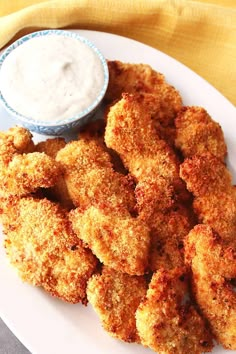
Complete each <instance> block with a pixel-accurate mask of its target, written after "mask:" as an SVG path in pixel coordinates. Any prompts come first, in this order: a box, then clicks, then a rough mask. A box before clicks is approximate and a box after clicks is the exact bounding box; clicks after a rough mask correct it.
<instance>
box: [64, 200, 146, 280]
mask: <svg viewBox="0 0 236 354" xmlns="http://www.w3.org/2000/svg"><path fill="white" fill-rule="evenodd" d="M115 211H116V209H115ZM70 220H71V222H72V226H73V229H74V231H75V233H76V234H77V236H78V237H79V238H81V239H82V240H83V241H84V243H85V244H86V245H87V246H88V247H89V248H90V249H91V250H92V252H93V253H94V254H95V255H96V257H97V258H98V259H99V260H100V261H101V262H102V263H103V264H105V265H106V266H108V267H110V268H113V269H115V270H117V271H119V272H123V273H127V274H130V275H143V274H144V273H146V272H147V269H148V255H149V245H150V236H149V228H148V227H147V226H146V224H145V223H144V222H142V221H141V220H139V219H138V218H132V217H131V216H130V214H129V213H128V212H127V213H126V214H125V213H120V212H119V210H118V212H114V210H106V209H104V208H101V207H100V208H99V207H98V206H97V207H94V206H91V207H89V208H88V209H87V210H85V211H84V210H80V209H79V208H77V209H75V210H72V211H71V212H70Z"/></svg>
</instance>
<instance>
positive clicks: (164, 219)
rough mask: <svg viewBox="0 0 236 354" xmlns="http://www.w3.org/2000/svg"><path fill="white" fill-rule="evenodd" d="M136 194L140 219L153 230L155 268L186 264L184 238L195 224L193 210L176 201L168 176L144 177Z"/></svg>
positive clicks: (152, 258) (169, 267) (152, 242)
mask: <svg viewBox="0 0 236 354" xmlns="http://www.w3.org/2000/svg"><path fill="white" fill-rule="evenodd" d="M135 194H136V198H137V210H138V214H139V218H140V219H141V220H143V221H145V222H146V223H147V225H148V226H149V227H150V229H151V248H150V257H149V258H150V259H149V266H150V269H151V271H153V272H154V271H156V270H158V269H160V268H161V267H163V268H167V269H172V268H175V267H180V266H183V265H184V257H183V240H184V237H185V236H186V235H187V234H188V232H189V231H190V230H191V228H192V226H193V224H194V223H193V222H192V220H191V217H190V215H189V212H188V211H187V210H186V209H185V208H184V207H181V206H180V205H178V204H177V203H176V201H175V200H174V198H175V195H174V190H173V186H172V185H170V184H169V183H168V182H167V181H166V180H165V179H164V178H159V179H158V180H156V181H149V180H144V181H142V182H140V183H139V184H138V185H137V187H136V190H135Z"/></svg>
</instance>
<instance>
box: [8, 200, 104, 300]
mask: <svg viewBox="0 0 236 354" xmlns="http://www.w3.org/2000/svg"><path fill="white" fill-rule="evenodd" d="M2 221H3V231H4V234H5V248H6V253H7V256H8V258H9V259H10V262H11V264H12V265H13V266H14V267H15V268H16V269H17V270H18V273H19V275H20V277H21V278H22V279H23V280H24V281H26V282H28V283H30V284H33V285H36V286H42V287H43V288H44V289H45V290H46V291H48V292H49V293H50V294H51V295H53V296H56V297H59V298H60V299H63V300H65V301H68V302H71V303H77V302H83V303H86V284H87V281H88V279H89V278H90V276H91V275H92V273H93V272H94V270H95V267H96V265H97V259H96V258H95V256H94V255H93V254H92V253H91V251H90V250H88V249H85V248H84V247H83V246H82V243H81V241H80V240H79V239H78V238H77V236H76V235H75V233H74V232H73V231H72V228H71V224H70V222H69V219H68V217H67V212H66V211H65V210H63V209H62V208H61V207H60V206H59V205H56V204H54V203H52V202H50V201H49V200H47V199H33V198H32V197H26V198H21V199H19V198H16V197H12V198H10V199H8V201H6V202H5V206H4V208H3V215H2Z"/></svg>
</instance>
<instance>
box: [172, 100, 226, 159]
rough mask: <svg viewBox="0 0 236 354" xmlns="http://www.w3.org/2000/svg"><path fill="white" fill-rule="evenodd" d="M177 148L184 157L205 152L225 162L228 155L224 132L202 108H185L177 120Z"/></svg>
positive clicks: (179, 113)
mask: <svg viewBox="0 0 236 354" xmlns="http://www.w3.org/2000/svg"><path fill="white" fill-rule="evenodd" d="M175 125H176V140H175V144H176V147H177V148H179V149H180V150H181V152H182V153H183V156H184V157H191V156H193V155H196V154H201V153H203V152H207V151H208V152H210V153H211V154H212V155H214V156H216V157H218V158H219V159H220V160H222V161H224V158H225V156H226V153H227V147H226V143H225V141H224V134H223V131H222V129H221V127H220V125H219V124H218V123H216V122H215V121H214V120H213V119H212V118H211V117H210V115H209V114H208V113H207V111H206V110H205V109H204V108H202V107H195V106H193V107H183V108H182V109H181V110H180V111H179V112H178V114H177V117H176V119H175Z"/></svg>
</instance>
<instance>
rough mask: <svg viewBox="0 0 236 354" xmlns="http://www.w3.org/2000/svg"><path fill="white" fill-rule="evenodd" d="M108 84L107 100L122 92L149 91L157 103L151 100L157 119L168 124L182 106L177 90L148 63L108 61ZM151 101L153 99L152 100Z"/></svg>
mask: <svg viewBox="0 0 236 354" xmlns="http://www.w3.org/2000/svg"><path fill="white" fill-rule="evenodd" d="M108 69H109V85H108V88H107V92H106V95H105V99H106V100H107V101H109V102H111V101H114V100H117V99H121V95H122V94H123V93H124V92H127V93H132V94H135V93H150V94H153V95H154V96H155V100H156V102H157V104H158V106H157V107H156V104H155V101H154V102H152V107H154V109H155V112H156V119H157V121H159V122H161V123H162V124H164V125H165V126H166V125H169V124H170V122H173V120H174V118H175V116H176V113H177V112H178V111H179V109H180V108H181V106H182V99H181V96H180V94H179V93H178V91H177V90H176V89H175V88H174V87H173V86H171V85H169V84H168V83H167V82H166V81H165V78H164V75H162V74H160V73H158V72H156V71H155V70H153V69H152V68H151V67H150V66H149V65H145V64H130V63H122V62H120V61H108ZM152 101H153V100H152Z"/></svg>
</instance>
